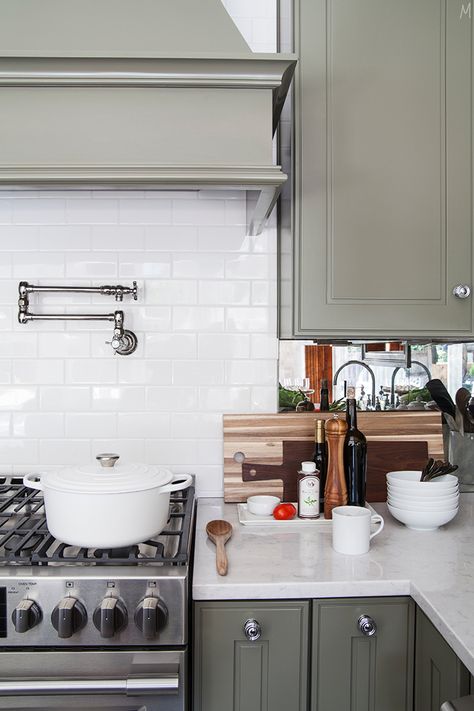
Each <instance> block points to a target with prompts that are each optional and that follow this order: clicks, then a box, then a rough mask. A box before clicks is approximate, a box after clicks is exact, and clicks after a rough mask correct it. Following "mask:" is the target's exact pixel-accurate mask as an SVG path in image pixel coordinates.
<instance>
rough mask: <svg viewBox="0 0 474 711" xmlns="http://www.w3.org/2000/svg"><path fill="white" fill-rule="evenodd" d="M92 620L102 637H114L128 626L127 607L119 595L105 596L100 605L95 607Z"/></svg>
mask: <svg viewBox="0 0 474 711" xmlns="http://www.w3.org/2000/svg"><path fill="white" fill-rule="evenodd" d="M92 620H93V622H94V625H95V626H96V627H97V629H98V630H99V632H100V636H101V637H104V638H105V639H107V638H108V637H113V636H114V634H115V633H116V632H120V631H121V630H123V628H124V627H126V626H127V623H128V615H127V608H126V607H125V605H124V604H123V602H122V601H121V600H119V599H118V598H117V597H104V599H103V600H102V602H101V603H100V605H99V607H96V608H95V610H94V614H93V616H92Z"/></svg>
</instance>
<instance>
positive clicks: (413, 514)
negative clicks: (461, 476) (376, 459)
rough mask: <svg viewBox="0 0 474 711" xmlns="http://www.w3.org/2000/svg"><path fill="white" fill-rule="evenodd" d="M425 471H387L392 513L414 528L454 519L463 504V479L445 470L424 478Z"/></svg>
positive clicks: (427, 528) (431, 528)
mask: <svg viewBox="0 0 474 711" xmlns="http://www.w3.org/2000/svg"><path fill="white" fill-rule="evenodd" d="M420 478H421V471H400V472H389V473H388V474H387V506H388V510H389V511H390V513H391V514H392V516H393V517H394V518H396V519H398V521H401V522H402V523H404V524H405V526H406V527H407V528H411V529H413V530H414V531H434V530H436V529H437V528H439V526H444V524H445V523H448V522H449V521H451V519H453V518H454V517H455V516H456V514H457V512H458V508H459V481H458V478H457V477H456V476H453V475H452V474H444V475H443V476H440V477H436V478H435V479H432V480H431V481H420Z"/></svg>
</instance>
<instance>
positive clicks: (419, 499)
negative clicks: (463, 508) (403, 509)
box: [387, 489, 459, 505]
mask: <svg viewBox="0 0 474 711" xmlns="http://www.w3.org/2000/svg"><path fill="white" fill-rule="evenodd" d="M387 496H388V497H391V498H393V499H400V501H405V502H406V503H407V504H415V503H416V504H418V503H420V504H435V505H439V504H445V503H446V502H447V501H457V500H458V499H459V491H453V492H452V493H449V494H446V496H413V495H410V494H404V493H403V494H401V493H400V492H399V491H393V489H387Z"/></svg>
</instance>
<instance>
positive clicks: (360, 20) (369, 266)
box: [283, 0, 473, 338]
mask: <svg viewBox="0 0 474 711" xmlns="http://www.w3.org/2000/svg"><path fill="white" fill-rule="evenodd" d="M462 6H463V3H462V0H453V1H452V2H448V1H447V0H439V1H438V2H435V3H433V0H397V2H393V0H354V1H353V2H350V3H348V2H347V0H299V4H298V6H297V7H298V9H299V15H298V14H297V18H296V20H297V27H299V33H297V44H298V47H297V49H298V50H299V53H300V63H299V69H298V83H297V90H296V112H297V116H299V119H300V122H299V124H297V125H298V127H299V128H300V129H301V130H297V131H296V134H295V142H296V144H295V147H296V171H295V182H296V196H297V197H296V209H295V274H296V278H295V288H294V300H295V307H296V308H295V322H294V332H295V335H300V336H305V335H306V336H309V335H315V336H318V335H320V336H331V335H332V336H334V338H337V337H349V336H353V337H357V336H359V337H360V336H364V335H367V336H373V337H379V336H387V337H389V336H403V335H405V336H407V337H410V336H423V335H428V334H429V335H431V336H433V337H435V336H438V337H439V336H442V335H444V336H446V337H449V336H451V337H452V336H454V335H460V336H464V337H466V336H467V334H469V333H472V327H473V306H472V298H468V299H464V300H462V299H458V298H456V297H455V296H454V295H453V294H452V289H453V287H454V286H456V285H458V284H472V263H471V259H472V258H471V250H472V247H471V242H472V177H471V166H472V140H471V136H472V106H471V99H470V97H471V91H472V76H473V72H472V59H471V43H472V26H471V25H472V23H471V18H470V17H469V16H467V15H463V14H462V12H461V11H462ZM283 335H285V334H283Z"/></svg>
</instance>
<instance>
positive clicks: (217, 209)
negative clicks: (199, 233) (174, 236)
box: [173, 200, 226, 225]
mask: <svg viewBox="0 0 474 711" xmlns="http://www.w3.org/2000/svg"><path fill="white" fill-rule="evenodd" d="M173 223H174V224H175V225H225V223H226V206H225V201H224V200H173Z"/></svg>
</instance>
